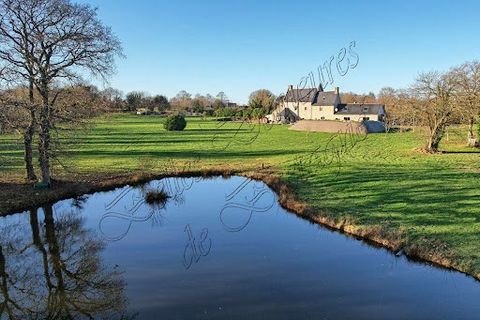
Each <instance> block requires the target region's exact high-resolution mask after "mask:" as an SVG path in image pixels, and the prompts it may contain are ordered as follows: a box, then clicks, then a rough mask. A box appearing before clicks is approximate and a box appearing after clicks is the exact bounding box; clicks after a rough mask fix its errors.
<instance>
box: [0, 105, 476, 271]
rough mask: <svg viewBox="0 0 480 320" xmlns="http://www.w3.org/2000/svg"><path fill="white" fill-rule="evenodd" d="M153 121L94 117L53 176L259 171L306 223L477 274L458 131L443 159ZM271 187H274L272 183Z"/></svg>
mask: <svg viewBox="0 0 480 320" xmlns="http://www.w3.org/2000/svg"><path fill="white" fill-rule="evenodd" d="M161 122H162V119H161V118H160V117H155V116H148V117H140V116H126V115H115V116H108V117H103V118H100V119H96V120H95V122H94V123H93V124H92V126H91V128H90V129H89V130H84V131H81V132H79V133H78V132H77V133H75V135H74V136H73V133H72V134H69V135H68V139H67V138H66V137H65V139H63V143H62V152H61V154H60V157H59V161H58V162H56V163H55V168H54V173H55V175H56V176H57V177H60V178H62V179H66V180H68V181H75V180H81V179H84V180H88V179H92V180H95V179H98V178H99V177H115V176H126V175H131V174H132V173H133V174H139V175H144V176H148V175H152V176H153V175H157V174H161V173H169V172H177V173H178V172H184V171H194V172H195V171H196V172H199V171H202V170H206V169H211V168H216V169H218V170H219V171H232V172H250V173H251V172H260V173H261V172H263V171H265V170H266V168H267V169H268V170H273V172H275V174H276V175H277V176H278V177H280V179H281V181H283V182H285V183H286V185H288V187H289V188H290V190H292V191H293V192H294V194H293V195H294V196H295V197H294V199H293V198H292V197H291V196H288V195H286V194H284V195H283V202H284V203H283V204H284V205H285V206H287V207H288V206H290V207H291V209H293V210H296V211H297V212H299V213H301V214H302V215H308V216H309V218H310V219H311V220H314V221H320V222H325V223H328V224H329V225H331V226H334V227H336V228H340V229H343V230H345V231H348V232H352V233H354V234H358V235H362V236H365V237H368V238H371V239H374V240H376V241H378V242H382V238H383V239H387V241H385V243H384V244H385V245H388V246H390V247H392V248H399V247H402V248H404V249H405V251H407V252H408V253H409V254H411V255H413V256H418V257H422V258H426V259H428V260H432V261H436V262H438V263H441V264H443V265H447V266H453V267H455V268H457V269H460V270H462V271H465V272H468V273H470V274H473V275H476V276H477V277H479V276H480V206H479V204H480V189H479V188H478V187H479V181H480V180H479V178H480V153H478V152H477V151H476V150H474V149H470V148H467V147H464V146H463V144H464V140H465V139H464V137H465V136H466V135H465V133H464V132H463V130H461V129H452V130H450V132H449V134H448V137H446V139H445V142H444V143H443V145H442V146H441V148H442V150H443V151H444V153H442V154H437V155H429V154H425V153H422V152H421V151H419V148H420V147H421V146H422V144H423V140H422V138H421V137H420V135H419V133H418V132H406V133H391V134H388V135H386V134H377V135H369V136H368V137H367V138H366V139H364V138H363V137H354V136H351V135H334V134H326V133H311V132H310V133H308V132H296V131H289V130H288V127H287V126H272V127H270V126H265V125H262V126H259V125H247V124H244V125H241V124H239V123H219V122H216V121H213V120H202V119H198V118H197V119H189V121H188V126H187V129H186V130H185V131H183V132H166V131H164V130H163V126H162V124H161ZM447 138H448V139H447ZM17 139H18V138H17V137H15V136H11V135H4V136H0V161H1V165H0V176H1V179H0V180H1V181H0V182H1V183H2V184H3V187H4V188H9V186H12V182H17V183H19V182H21V181H22V177H23V167H22V166H23V164H22V157H23V153H22V148H21V143H19V141H18V140H17ZM259 175H262V174H259ZM260 178H262V179H264V180H268V179H267V178H266V177H265V175H264V176H263V177H260ZM106 179H107V178H106ZM108 179H110V178H108ZM97 183H98V181H97ZM107 184H108V183H107ZM270 184H271V185H273V186H274V187H275V186H276V189H277V191H281V189H282V187H281V186H279V182H272V181H270ZM93 185H95V184H93ZM17 187H19V186H18V185H17ZM9 190H14V189H12V188H10V189H9ZM18 190H21V189H18ZM82 190H83V189H82ZM282 190H283V189H282ZM280 193H281V192H280ZM284 193H286V192H285V191H284ZM4 194H7V193H4ZM11 196H12V193H10V194H9V197H11ZM0 200H1V201H5V197H3V198H2V199H0ZM11 201H12V200H11ZM13 201H14V200H13ZM305 208H308V210H307V209H305Z"/></svg>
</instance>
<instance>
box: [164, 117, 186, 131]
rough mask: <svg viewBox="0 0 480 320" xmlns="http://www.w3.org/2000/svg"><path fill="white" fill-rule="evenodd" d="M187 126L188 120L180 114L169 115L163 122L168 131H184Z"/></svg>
mask: <svg viewBox="0 0 480 320" xmlns="http://www.w3.org/2000/svg"><path fill="white" fill-rule="evenodd" d="M186 126H187V121H185V117H184V116H182V115H180V114H175V115H171V116H169V117H168V118H167V119H166V120H165V123H164V124H163V127H164V128H165V130H167V131H183V129H185V127H186Z"/></svg>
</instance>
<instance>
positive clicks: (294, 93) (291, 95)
mask: <svg viewBox="0 0 480 320" xmlns="http://www.w3.org/2000/svg"><path fill="white" fill-rule="evenodd" d="M317 92H318V89H317V88H307V89H291V90H288V92H287V95H286V96H285V101H287V102H313V99H314V98H315V96H316V95H317Z"/></svg>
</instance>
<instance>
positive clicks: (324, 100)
mask: <svg viewBox="0 0 480 320" xmlns="http://www.w3.org/2000/svg"><path fill="white" fill-rule="evenodd" d="M338 96H339V94H338V93H336V92H335V91H327V92H322V91H320V92H318V94H317V96H316V97H315V100H314V101H313V105H314V106H333V105H334V104H335V101H336V100H337V97H338Z"/></svg>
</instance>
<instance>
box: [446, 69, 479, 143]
mask: <svg viewBox="0 0 480 320" xmlns="http://www.w3.org/2000/svg"><path fill="white" fill-rule="evenodd" d="M451 73H452V76H453V77H454V78H455V79H456V83H457V85H458V90H457V99H458V103H459V105H460V114H461V117H462V120H463V122H466V123H468V142H469V144H471V145H474V144H475V142H476V141H475V140H476V139H475V130H474V126H475V122H476V121H477V120H478V119H479V116H480V62H479V61H471V62H466V63H464V64H462V65H461V66H459V67H456V68H454V69H453V70H452V71H451Z"/></svg>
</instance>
